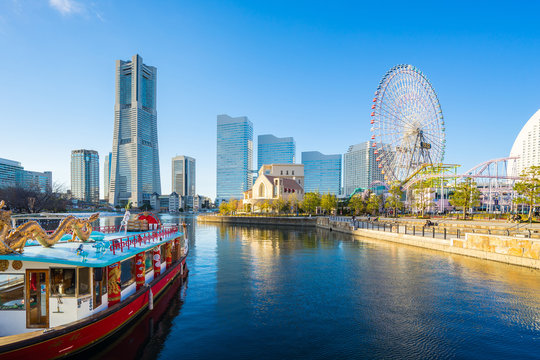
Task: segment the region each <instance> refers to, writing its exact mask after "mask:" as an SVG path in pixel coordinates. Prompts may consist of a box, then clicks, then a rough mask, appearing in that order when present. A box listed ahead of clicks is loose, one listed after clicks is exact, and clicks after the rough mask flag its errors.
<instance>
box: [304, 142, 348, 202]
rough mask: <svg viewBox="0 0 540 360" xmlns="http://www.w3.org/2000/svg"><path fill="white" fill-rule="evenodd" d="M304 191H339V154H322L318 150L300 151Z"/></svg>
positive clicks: (324, 192) (332, 192)
mask: <svg viewBox="0 0 540 360" xmlns="http://www.w3.org/2000/svg"><path fill="white" fill-rule="evenodd" d="M302 164H303V165H304V184H305V185H304V190H305V192H306V193H307V192H315V191H318V192H319V193H321V194H326V193H330V194H334V195H340V193H341V154H336V155H324V154H321V153H320V152H318V151H304V152H302Z"/></svg>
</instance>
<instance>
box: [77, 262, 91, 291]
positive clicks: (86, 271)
mask: <svg viewBox="0 0 540 360" xmlns="http://www.w3.org/2000/svg"><path fill="white" fill-rule="evenodd" d="M88 294H90V268H79V296H80V295H88Z"/></svg>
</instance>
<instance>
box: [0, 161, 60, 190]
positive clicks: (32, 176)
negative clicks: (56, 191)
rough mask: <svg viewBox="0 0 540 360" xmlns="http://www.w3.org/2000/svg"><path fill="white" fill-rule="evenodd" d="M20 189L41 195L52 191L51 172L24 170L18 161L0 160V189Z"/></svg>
mask: <svg viewBox="0 0 540 360" xmlns="http://www.w3.org/2000/svg"><path fill="white" fill-rule="evenodd" d="M6 187H22V188H26V189H35V190H37V191H40V192H42V193H45V192H51V191H52V172H50V171H44V172H38V171H29V170H24V168H23V167H22V165H21V163H20V162H18V161H13V160H8V159H1V158H0V188H6Z"/></svg>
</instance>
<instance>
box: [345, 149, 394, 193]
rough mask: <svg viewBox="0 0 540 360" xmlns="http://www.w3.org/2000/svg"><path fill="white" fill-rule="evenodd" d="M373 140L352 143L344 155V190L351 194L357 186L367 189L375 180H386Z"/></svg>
mask: <svg viewBox="0 0 540 360" xmlns="http://www.w3.org/2000/svg"><path fill="white" fill-rule="evenodd" d="M372 144H373V143H372V142H371V141H366V142H363V143H360V144H356V145H351V146H349V149H348V150H347V152H346V153H345V154H344V155H343V163H344V164H343V188H344V189H343V190H344V194H345V195H347V196H349V195H350V194H352V193H353V191H354V190H355V189H356V188H363V189H367V188H370V187H371V186H372V185H373V182H374V181H377V180H379V181H384V175H383V174H381V169H379V168H378V163H377V161H376V156H375V154H374V152H375V148H374V147H373V146H372Z"/></svg>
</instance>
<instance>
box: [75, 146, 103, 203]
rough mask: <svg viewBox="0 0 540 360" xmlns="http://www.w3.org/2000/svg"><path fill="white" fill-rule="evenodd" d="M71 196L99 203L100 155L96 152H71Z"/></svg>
mask: <svg viewBox="0 0 540 360" xmlns="http://www.w3.org/2000/svg"><path fill="white" fill-rule="evenodd" d="M71 194H72V195H73V197H74V198H75V199H79V200H83V201H88V202H93V203H98V202H99V155H98V153H97V151H94V150H73V151H72V152H71Z"/></svg>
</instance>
